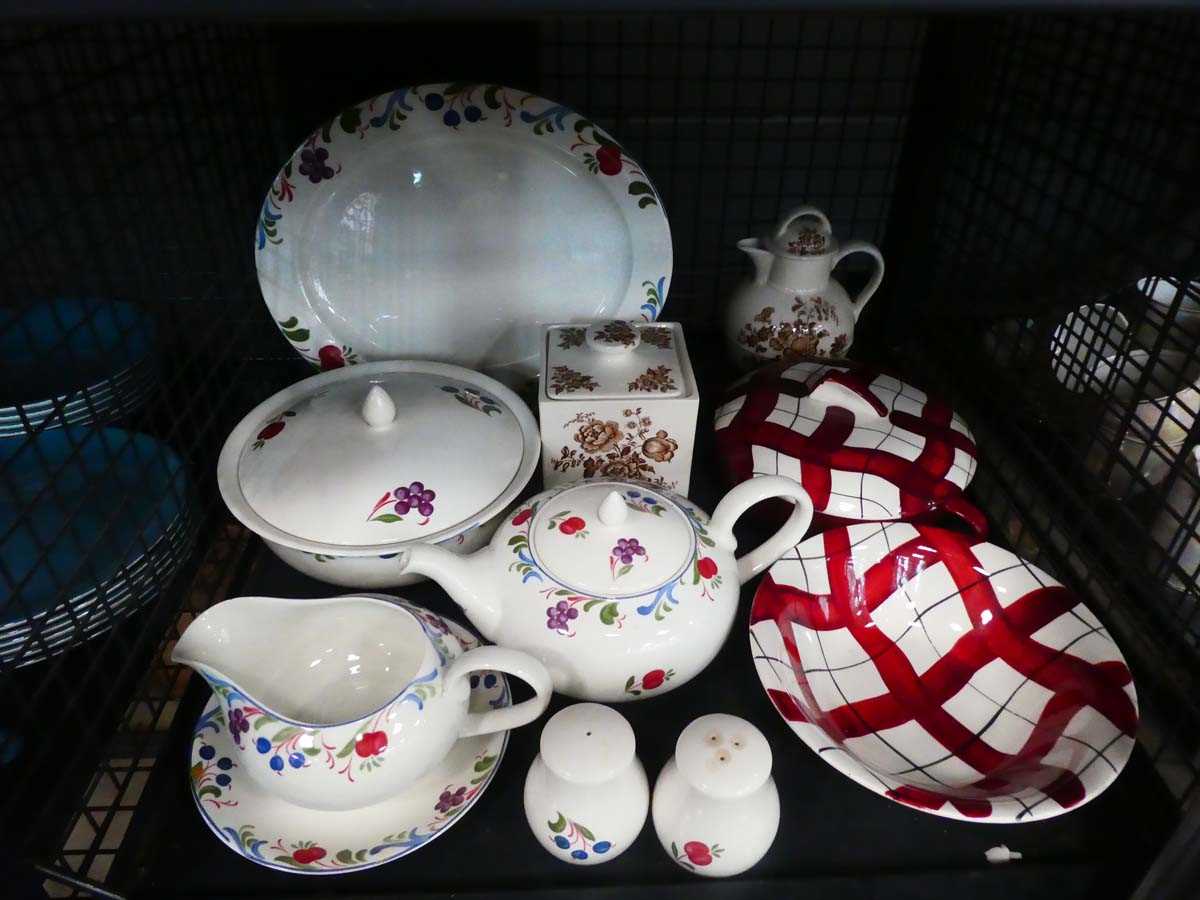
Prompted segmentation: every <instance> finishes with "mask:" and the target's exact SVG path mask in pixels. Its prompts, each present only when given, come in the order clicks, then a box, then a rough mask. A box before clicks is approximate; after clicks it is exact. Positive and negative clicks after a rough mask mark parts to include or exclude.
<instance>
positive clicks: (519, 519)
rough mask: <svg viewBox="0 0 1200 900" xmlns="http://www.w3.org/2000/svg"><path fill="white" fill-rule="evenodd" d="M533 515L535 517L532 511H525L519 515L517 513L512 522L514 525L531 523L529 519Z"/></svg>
mask: <svg viewBox="0 0 1200 900" xmlns="http://www.w3.org/2000/svg"><path fill="white" fill-rule="evenodd" d="M532 515H533V510H532V509H523V510H521V511H520V512H519V513H517V515H516V517H515V518H514V519H513V520H512V523H513V524H514V525H524V524H525V523H526V522H528V521H529V517H530V516H532Z"/></svg>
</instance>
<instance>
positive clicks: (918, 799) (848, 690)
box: [750, 523, 1138, 823]
mask: <svg viewBox="0 0 1200 900" xmlns="http://www.w3.org/2000/svg"><path fill="white" fill-rule="evenodd" d="M750 652H751V654H752V655H753V657H754V664H755V669H756V671H757V672H758V677H759V679H760V680H761V681H762V685H763V687H764V688H765V689H766V691H767V695H768V697H769V698H770V700H771V702H772V704H774V706H775V708H776V710H778V711H779V714H780V715H782V716H783V718H784V720H785V721H787V723H788V725H789V726H791V728H792V730H793V731H794V732H795V733H796V734H797V735H798V736H799V737H800V739H801V740H802V741H804V743H805V744H807V745H808V746H809V747H810V748H811V749H812V750H813V751H815V752H816V753H817V754H818V755H819V756H820V757H821V759H823V760H825V762H827V763H829V764H830V765H831V766H833V767H834V768H835V769H837V770H838V771H839V772H841V773H842V774H843V775H846V776H848V777H849V778H851V779H853V780H854V781H856V782H858V783H859V784H861V785H863V786H864V787H866V788H868V789H870V790H872V791H875V792H876V793H877V794H882V795H883V796H885V797H887V798H889V799H890V800H894V801H896V802H897V803H903V804H905V805H907V806H910V807H912V808H914V809H919V810H921V811H923V812H928V813H933V814H935V815H939V816H945V817H946V818H951V819H963V820H967V821H972V822H997V823H1002V822H1015V823H1021V822H1032V821H1037V820H1040V819H1048V818H1050V817H1051V816H1057V815H1060V814H1062V813H1064V812H1066V811H1068V810H1070V809H1076V808H1078V807H1079V806H1081V805H1082V804H1084V803H1087V802H1088V801H1089V800H1092V799H1094V798H1095V797H1096V796H1097V795H1098V794H1099V793H1100V792H1101V791H1103V790H1104V789H1105V788H1106V787H1108V786H1109V785H1110V784H1111V783H1112V782H1113V781H1114V780H1115V779H1116V777H1117V775H1119V774H1120V772H1121V769H1122V768H1123V767H1124V766H1125V763H1126V762H1127V761H1128V760H1129V754H1130V752H1131V751H1132V750H1133V745H1134V735H1135V732H1136V730H1137V722H1138V710H1137V693H1136V691H1135V690H1134V686H1133V678H1132V675H1131V674H1130V672H1129V667H1128V666H1127V665H1126V663H1125V660H1124V658H1123V657H1122V656H1121V651H1120V650H1119V649H1118V648H1117V645H1116V644H1115V643H1114V642H1113V639H1112V637H1111V636H1110V635H1109V633H1108V631H1107V630H1106V629H1105V628H1104V626H1103V625H1102V624H1101V623H1100V621H1099V620H1098V619H1097V618H1096V617H1095V615H1093V614H1092V612H1091V611H1090V610H1089V609H1088V608H1087V607H1086V606H1084V605H1083V604H1082V603H1081V602H1079V599H1078V598H1077V597H1075V595H1073V594H1072V593H1071V592H1070V591H1068V590H1067V589H1066V588H1065V587H1063V586H1062V585H1061V584H1059V583H1058V582H1057V581H1055V580H1054V579H1053V578H1051V577H1050V576H1049V575H1047V574H1046V573H1045V572H1043V571H1041V570H1040V569H1038V568H1036V567H1034V566H1032V565H1030V564H1029V563H1028V562H1026V561H1025V560H1023V559H1021V558H1020V557H1019V556H1016V555H1015V554H1013V553H1010V552H1009V551H1008V550H1005V549H1004V548H1002V547H998V546H996V545H995V544H988V543H985V542H983V541H978V540H976V539H974V538H971V537H967V536H964V535H962V534H959V533H957V532H952V531H946V530H944V529H941V528H929V527H924V526H913V525H910V524H907V523H892V524H886V525H881V524H862V525H851V526H849V527H847V528H835V529H833V530H831V531H827V532H825V533H824V534H820V535H817V536H816V537H812V538H809V539H808V540H806V541H804V542H803V543H801V544H799V545H798V546H796V547H794V548H793V549H792V550H790V551H788V553H787V554H785V556H784V557H783V558H782V559H780V560H779V561H778V562H777V563H775V565H773V566H772V567H771V569H770V571H769V572H768V573H767V575H766V576H764V578H763V580H762V583H761V584H760V585H759V587H758V590H757V592H756V593H755V595H754V605H753V608H752V609H751V612H750Z"/></svg>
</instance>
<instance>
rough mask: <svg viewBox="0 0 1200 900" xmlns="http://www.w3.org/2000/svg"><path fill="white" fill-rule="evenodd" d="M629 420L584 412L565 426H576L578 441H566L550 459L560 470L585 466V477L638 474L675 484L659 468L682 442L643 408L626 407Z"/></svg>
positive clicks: (651, 480)
mask: <svg viewBox="0 0 1200 900" xmlns="http://www.w3.org/2000/svg"><path fill="white" fill-rule="evenodd" d="M622 414H623V415H624V417H625V422H623V423H622V422H611V421H604V420H602V419H599V418H597V417H596V416H595V415H594V414H593V413H589V412H581V413H579V414H578V415H577V416H575V417H574V418H573V419H570V420H569V421H568V422H567V423H566V424H565V425H564V426H563V427H564V428H575V429H576V430H575V434H574V442H575V444H576V445H577V446H574V447H573V446H571V445H569V444H568V445H566V446H564V447H563V448H562V450H561V451H560V452H559V455H558V458H557V459H553V460H551V462H550V465H551V467H552V468H553V469H554V470H555V471H557V472H567V471H569V470H571V469H582V470H583V477H584V478H598V477H602V478H637V479H640V480H642V481H646V482H648V483H650V484H653V485H657V486H658V487H663V488H672V487H674V486H675V483H674V482H668V481H666V479H664V478H663V477H662V476H661V475H659V474H658V473H657V472H656V471H655V469H654V464H655V463H661V462H669V461H670V460H671V459H672V458H673V457H674V456H675V453H676V451H677V450H678V449H679V442H678V441H676V440H675V439H674V438H672V437H671V436H670V435H668V434H667V432H666V431H664V430H662V429H658V430H655V431H652V430H651V429H652V428H653V422H652V421H651V419H650V417H649V416H645V415H643V414H642V408H641V407H640V406H639V407H636V408H634V409H625V410H622Z"/></svg>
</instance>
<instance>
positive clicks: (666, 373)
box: [629, 366, 675, 393]
mask: <svg viewBox="0 0 1200 900" xmlns="http://www.w3.org/2000/svg"><path fill="white" fill-rule="evenodd" d="M629 390H631V391H648V392H654V391H659V392H661V393H666V392H667V391H673V390H675V381H674V379H673V378H672V377H671V368H670V366H651V367H650V368H648V369H647V370H646V371H645V372H643V373H642V374H641V375H639V376H638V377H637V378H635V379H634V380H633V381H631V382H629Z"/></svg>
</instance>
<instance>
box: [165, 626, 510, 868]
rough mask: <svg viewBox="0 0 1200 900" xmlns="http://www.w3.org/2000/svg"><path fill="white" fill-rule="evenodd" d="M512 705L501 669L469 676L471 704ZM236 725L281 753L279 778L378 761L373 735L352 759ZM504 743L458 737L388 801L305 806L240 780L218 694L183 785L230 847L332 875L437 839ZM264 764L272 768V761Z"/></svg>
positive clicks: (497, 735) (471, 799) (479, 789)
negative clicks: (334, 807) (304, 749)
mask: <svg viewBox="0 0 1200 900" xmlns="http://www.w3.org/2000/svg"><path fill="white" fill-rule="evenodd" d="M444 621H445V623H446V624H447V625H448V626H449V628H450V629H451V631H452V632H453V633H454V634H455V636H456V637H458V638H459V640H460V641H462V644H463V648H464V650H469V649H471V648H473V647H477V646H478V645H479V640H478V639H477V638H476V637H475V636H474V635H472V634H471V633H470V632H469V631H467V629H465V628H464V627H463V626H461V625H459V624H458V623H456V622H454V621H453V620H452V619H444ZM511 703H512V699H511V695H510V693H509V689H508V681H507V680H506V679H505V677H504V676H503V675H502V674H500V673H498V672H487V673H484V672H481V673H478V674H477V675H472V676H471V709H472V710H475V711H483V710H486V709H488V708H492V709H495V708H499V707H502V706H510V705H511ZM241 722H242V723H243V727H241V728H240V729H239V738H240V739H241V740H252V741H255V746H256V747H257V748H259V749H260V752H263V753H264V754H266V753H272V754H275V756H277V757H278V758H279V759H280V761H281V765H280V766H279V767H278V768H277V771H278V772H279V777H280V778H286V777H287V774H288V772H289V771H290V770H291V769H292V768H296V767H298V766H303V765H326V764H332V765H334V766H336V767H338V768H339V769H340V768H341V767H343V766H344V767H345V768H346V771H347V774H348V775H349V776H350V777H353V776H354V773H355V771H358V770H359V769H361V768H363V767H364V766H366V767H369V766H370V765H372V764H374V763H375V762H376V760H375V757H376V754H377V753H378V751H379V749H380V748H379V747H378V746H377V745H376V744H375V743H373V742H370V741H360V742H358V744H357V745H356V749H355V750H354V751H353V752H352V753H351V754H350V758H349V759H345V758H338V757H335V756H334V755H333V753H323V751H321V750H313V751H312V752H311V753H309V754H308V755H307V756H306V755H305V754H303V753H300V752H298V751H296V750H295V741H294V738H295V737H297V736H298V735H291V736H287V735H285V736H284V738H283V741H284V743H285V744H287V745H288V746H287V747H280V746H276V745H275V744H272V742H271V740H269V739H268V738H266V737H265V736H262V735H256V734H255V733H254V730H253V728H252V727H251V726H250V723H249V722H248V721H247V719H246V718H243V719H242V720H241ZM276 738H279V735H276ZM507 746H508V732H507V731H499V732H494V733H492V734H487V735H481V736H478V737H470V738H463V739H461V740H459V741H458V742H457V743H456V744H455V745H454V747H453V748H452V749H451V751H450V753H449V754H448V755H447V757H446V759H445V760H443V761H442V762H441V763H440V764H439V765H438V766H437V767H435V768H434V769H433V771H431V772H429V773H428V774H427V775H425V776H423V777H422V778H420V779H419V780H418V781H416V782H415V783H413V784H412V785H411V786H410V787H409V788H407V789H406V790H405V791H404V792H403V793H401V794H398V795H396V796H395V797H393V798H391V799H390V800H386V801H384V802H382V803H377V804H375V805H374V806H370V807H366V808H363V809H355V810H346V811H339V812H330V811H328V810H315V809H307V808H305V807H301V806H296V805H294V804H291V803H288V802H286V801H284V800H282V799H280V798H278V797H271V796H267V795H265V794H264V793H263V792H262V791H260V790H258V789H257V788H256V787H255V786H254V784H253V782H251V781H249V779H244V778H239V773H238V769H239V766H238V764H237V762H236V760H237V758H238V755H237V753H236V752H235V750H234V747H233V737H232V736H231V734H230V729H229V723H227V722H226V721H225V716H224V714H223V713H222V711H221V707H220V704H219V702H218V701H217V699H216V698H215V697H210V698H209V701H208V703H207V704H206V705H205V707H204V712H203V713H202V714H201V716H200V718H199V720H198V721H197V722H196V727H195V729H194V730H193V733H192V744H191V748H190V750H189V760H188V770H189V782H190V786H191V793H192V799H193V800H195V802H196V806H197V808H198V809H199V810H200V815H201V818H203V819H204V823H205V824H206V825H208V827H209V829H210V830H211V831H212V832H213V834H215V835H216V836H217V837H218V838H219V839H220V840H221V842H222V843H223V844H225V845H226V846H227V847H229V848H230V849H231V850H233V851H234V852H235V853H238V854H240V855H241V856H244V857H245V858H246V859H248V860H250V861H251V862H253V863H257V864H258V865H260V866H266V867H267V868H271V869H278V870H280V871H284V872H297V873H300V874H304V875H336V874H340V873H343V872H355V871H360V870H362V869H370V868H374V867H375V866H381V865H383V864H384V863H389V862H392V861H394V860H397V859H400V858H401V857H404V856H407V855H408V854H410V853H412V852H413V851H415V850H417V849H419V848H420V847H423V846H424V845H425V844H427V843H429V842H430V841H432V840H434V839H435V838H437V837H438V836H440V835H441V834H442V832H444V831H446V830H447V829H449V828H450V827H451V826H452V825H454V823H455V822H457V821H458V820H459V819H461V818H462V817H463V815H465V814H466V812H467V811H468V810H469V809H470V808H471V807H472V806H474V805H475V803H476V801H478V800H479V798H480V796H482V794H483V792H484V791H485V790H487V788H488V785H490V784H491V782H492V778H493V777H494V776H495V774H496V770H497V769H498V768H499V767H500V761H501V759H502V758H503V756H504V750H505V748H506V747H507ZM289 747H290V748H291V750H290V752H289V750H288V748H289ZM335 749H336V748H335ZM326 756H329V757H331V759H330V760H327V759H325V757H326ZM271 762H272V768H275V766H274V760H272V761H271ZM355 764H357V765H355Z"/></svg>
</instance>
